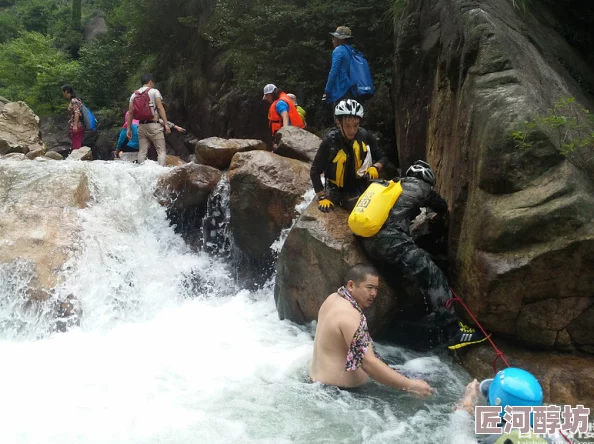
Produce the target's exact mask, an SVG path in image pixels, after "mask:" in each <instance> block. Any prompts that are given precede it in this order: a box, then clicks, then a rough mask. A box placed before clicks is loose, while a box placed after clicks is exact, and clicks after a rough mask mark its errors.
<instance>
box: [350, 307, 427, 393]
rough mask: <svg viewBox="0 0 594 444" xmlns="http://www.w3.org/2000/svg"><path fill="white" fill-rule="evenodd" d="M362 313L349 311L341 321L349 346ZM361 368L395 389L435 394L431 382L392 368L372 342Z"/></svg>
mask: <svg viewBox="0 0 594 444" xmlns="http://www.w3.org/2000/svg"><path fill="white" fill-rule="evenodd" d="M360 320H361V318H360V315H359V313H358V312H357V311H355V310H353V311H349V312H348V314H345V315H344V317H343V319H342V320H341V322H339V326H340V331H341V333H342V335H343V337H344V341H345V343H346V345H347V347H350V346H351V342H352V341H353V336H354V335H355V333H356V332H357V329H358V328H359V323H360ZM361 369H362V370H363V371H364V372H365V373H367V375H369V377H371V378H372V379H374V380H376V381H377V382H379V383H380V384H384V385H387V386H390V387H393V388H395V389H400V390H406V391H408V392H413V393H415V394H417V395H419V396H421V397H423V398H425V397H427V396H430V395H432V394H433V389H432V388H431V386H430V385H429V384H427V383H426V382H425V381H423V380H421V379H409V378H407V377H406V376H402V375H401V374H400V373H398V372H397V371H396V370H394V369H393V368H391V367H390V366H389V365H388V364H386V363H385V362H382V361H381V360H380V359H379V358H378V357H377V356H375V353H374V352H373V346H372V345H371V344H370V345H369V347H368V349H367V353H365V356H364V358H363V363H362V364H361Z"/></svg>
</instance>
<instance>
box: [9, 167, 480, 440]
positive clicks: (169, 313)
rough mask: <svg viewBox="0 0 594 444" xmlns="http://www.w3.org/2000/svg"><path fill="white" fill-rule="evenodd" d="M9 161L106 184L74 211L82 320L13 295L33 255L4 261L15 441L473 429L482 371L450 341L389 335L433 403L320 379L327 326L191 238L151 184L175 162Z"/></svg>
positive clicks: (420, 436)
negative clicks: (473, 396)
mask: <svg viewBox="0 0 594 444" xmlns="http://www.w3.org/2000/svg"><path fill="white" fill-rule="evenodd" d="M0 163H2V164H3V166H4V167H9V168H10V169H11V170H12V171H13V172H15V174H16V175H18V176H19V177H20V179H19V180H20V181H21V183H20V186H23V187H26V186H27V185H28V183H27V181H28V180H29V178H30V177H35V178H36V180H38V179H39V178H40V177H41V178H43V177H44V175H47V176H48V177H49V176H52V177H59V176H60V175H62V174H65V173H66V172H67V171H72V170H76V171H84V172H86V174H87V175H88V177H89V183H90V191H91V203H90V205H89V207H87V208H85V209H82V210H78V213H77V214H78V220H77V221H75V222H76V223H77V224H78V226H79V227H80V229H81V230H82V233H81V242H82V245H81V253H80V254H78V255H77V256H76V257H75V258H73V259H72V260H71V262H70V263H69V264H67V266H66V267H64V268H63V271H62V272H61V273H62V274H63V275H62V276H61V278H62V279H61V284H60V286H59V287H58V289H57V291H56V295H55V297H56V298H60V297H62V298H63V297H64V296H66V295H70V294H71V295H74V296H76V298H77V299H78V302H79V304H80V307H81V309H82V312H83V315H82V316H81V322H80V325H79V326H74V327H72V328H70V329H69V330H68V331H67V332H65V333H55V332H51V328H50V327H51V325H49V324H48V321H47V320H46V319H45V318H43V317H35V316H33V315H32V314H28V313H26V312H22V310H21V309H20V307H19V306H17V304H15V303H13V302H11V301H16V300H19V299H20V298H22V293H23V291H24V286H25V284H26V282H27V276H26V274H27V268H26V267H22V266H20V265H19V264H10V265H1V266H0V326H2V327H1V328H2V330H1V331H0V359H1V364H0V421H1V424H0V443H3V444H4V443H36V444H37V443H44V444H45V443H48V444H49V443H60V444H65V443H102V444H103V443H138V444H149V443H155V444H157V443H158V444H165V443H175V444H183V443H192V444H194V443H205V444H210V443H212V444H219V443H220V444H223V443H254V444H255V443H258V444H264V443H270V444H284V443H287V444H288V443H295V444H296V443H345V444H347V443H348V444H350V443H353V444H355V443H370V444H371V443H378V444H379V443H433V442H440V443H442V442H452V443H466V442H468V443H470V442H474V441H473V438H472V434H471V433H470V432H469V430H470V429H471V428H472V423H471V422H470V420H469V419H468V418H467V417H465V416H464V415H461V414H460V413H461V412H458V413H456V414H452V406H453V405H454V403H455V402H456V401H457V400H458V399H459V398H460V396H461V394H462V392H463V388H464V385H465V384H466V382H468V375H467V373H466V372H465V371H464V370H463V369H462V368H461V367H460V366H459V365H458V364H456V363H455V360H454V359H453V358H452V356H450V355H449V354H447V353H437V354H429V355H427V354H419V353H415V352H412V351H407V350H404V349H401V348H397V347H390V346H385V345H384V346H382V345H380V346H379V350H380V352H382V353H383V355H384V356H385V357H387V358H388V359H389V361H390V362H391V363H393V364H396V365H400V366H401V367H403V368H406V369H409V370H414V371H422V372H424V373H426V374H427V377H428V379H429V380H430V381H431V384H432V385H433V386H434V387H435V388H436V389H437V394H436V395H435V396H434V397H432V398H431V399H429V400H419V399H417V398H414V397H412V396H410V395H408V394H405V393H399V392H396V391H394V390H391V389H388V388H385V387H382V386H379V385H377V384H375V383H370V384H368V385H367V386H365V387H364V388H363V389H362V390H360V391H359V392H356V393H351V392H344V391H340V390H338V389H333V388H326V387H322V386H320V385H319V384H312V383H309V382H307V373H308V367H309V363H310V359H311V355H312V347H313V332H314V330H313V329H314V326H313V325H312V326H307V327H302V326H297V325H294V324H292V323H290V322H287V321H280V320H279V319H278V316H277V313H276V309H275V305H274V300H273V284H272V283H269V284H268V285H266V286H264V287H263V288H262V289H261V290H258V291H247V290H245V289H242V288H241V286H240V285H237V284H236V283H235V282H234V280H233V279H232V276H234V273H233V270H231V269H230V268H229V266H228V265H226V264H225V263H223V262H221V261H219V260H218V259H216V258H215V257H213V256H209V255H207V254H206V253H202V252H198V253H196V252H192V251H191V249H190V248H189V247H188V246H186V245H185V243H184V242H183V240H182V238H181V236H179V235H178V234H176V233H175V232H174V229H173V228H172V227H171V226H170V224H169V222H168V220H167V217H166V213H165V210H164V209H163V208H162V207H161V206H160V205H159V204H158V203H157V202H156V200H155V198H154V197H153V196H152V193H153V190H154V188H155V184H156V181H157V180H158V178H159V176H161V175H162V174H164V173H165V172H166V169H164V168H161V167H159V166H158V165H156V164H154V163H151V162H148V163H147V164H145V165H143V166H141V167H139V166H137V165H133V164H128V163H124V162H88V163H87V162H69V161H64V162H42V161H27V162H13V161H4V160H0ZM56 175H57V176H56ZM0 236H1V234H0ZM277 247H278V245H277ZM9 321H10V322H9Z"/></svg>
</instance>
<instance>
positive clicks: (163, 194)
mask: <svg viewBox="0 0 594 444" xmlns="http://www.w3.org/2000/svg"><path fill="white" fill-rule="evenodd" d="M219 180H221V172H220V171H219V170H217V169H216V168H213V167H209V166H208V165H196V164H194V163H188V164H185V165H182V166H178V167H175V168H172V169H171V171H169V172H168V173H167V174H166V175H164V176H163V177H161V178H160V179H159V182H158V183H157V188H156V190H155V196H156V197H157V199H158V200H159V203H160V204H161V205H163V206H166V207H168V208H171V209H176V210H179V209H184V208H190V207H197V206H202V205H204V204H206V200H207V199H208V196H209V195H210V193H212V192H213V190H214V189H215V188H216V186H217V184H218V183H219Z"/></svg>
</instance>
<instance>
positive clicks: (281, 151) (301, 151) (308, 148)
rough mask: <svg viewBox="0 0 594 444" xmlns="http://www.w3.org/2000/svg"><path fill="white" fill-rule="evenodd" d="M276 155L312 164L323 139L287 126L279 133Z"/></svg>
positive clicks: (277, 134) (277, 135)
mask: <svg viewBox="0 0 594 444" xmlns="http://www.w3.org/2000/svg"><path fill="white" fill-rule="evenodd" d="M276 137H277V139H278V140H277V147H278V148H277V149H276V150H275V151H274V153H275V154H278V155H279V156H284V157H290V158H291V159H297V160H302V161H303V162H309V163H312V162H313V160H314V158H315V157H316V153H317V152H318V148H319V147H320V143H322V139H320V138H319V137H318V136H316V135H315V134H313V133H310V132H309V131H306V130H304V129H301V128H297V127H296V126H285V127H283V128H281V129H280V130H279V131H278V132H277V133H276Z"/></svg>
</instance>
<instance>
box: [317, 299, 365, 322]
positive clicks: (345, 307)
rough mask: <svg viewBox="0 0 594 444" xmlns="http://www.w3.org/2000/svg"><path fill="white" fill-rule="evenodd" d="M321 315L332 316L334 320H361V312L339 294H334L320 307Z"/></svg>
mask: <svg viewBox="0 0 594 444" xmlns="http://www.w3.org/2000/svg"><path fill="white" fill-rule="evenodd" d="M319 314H320V315H322V314H323V315H325V316H328V315H331V316H332V319H334V320H338V319H347V320H348V319H353V320H357V321H358V319H359V317H360V315H359V312H358V311H357V310H356V309H355V308H354V307H353V306H352V305H351V303H350V302H349V301H347V300H346V299H345V298H343V297H341V296H340V295H339V294H338V293H332V294H331V295H330V296H328V297H327V298H326V300H325V301H324V303H323V304H322V306H321V307H320V312H319Z"/></svg>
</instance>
